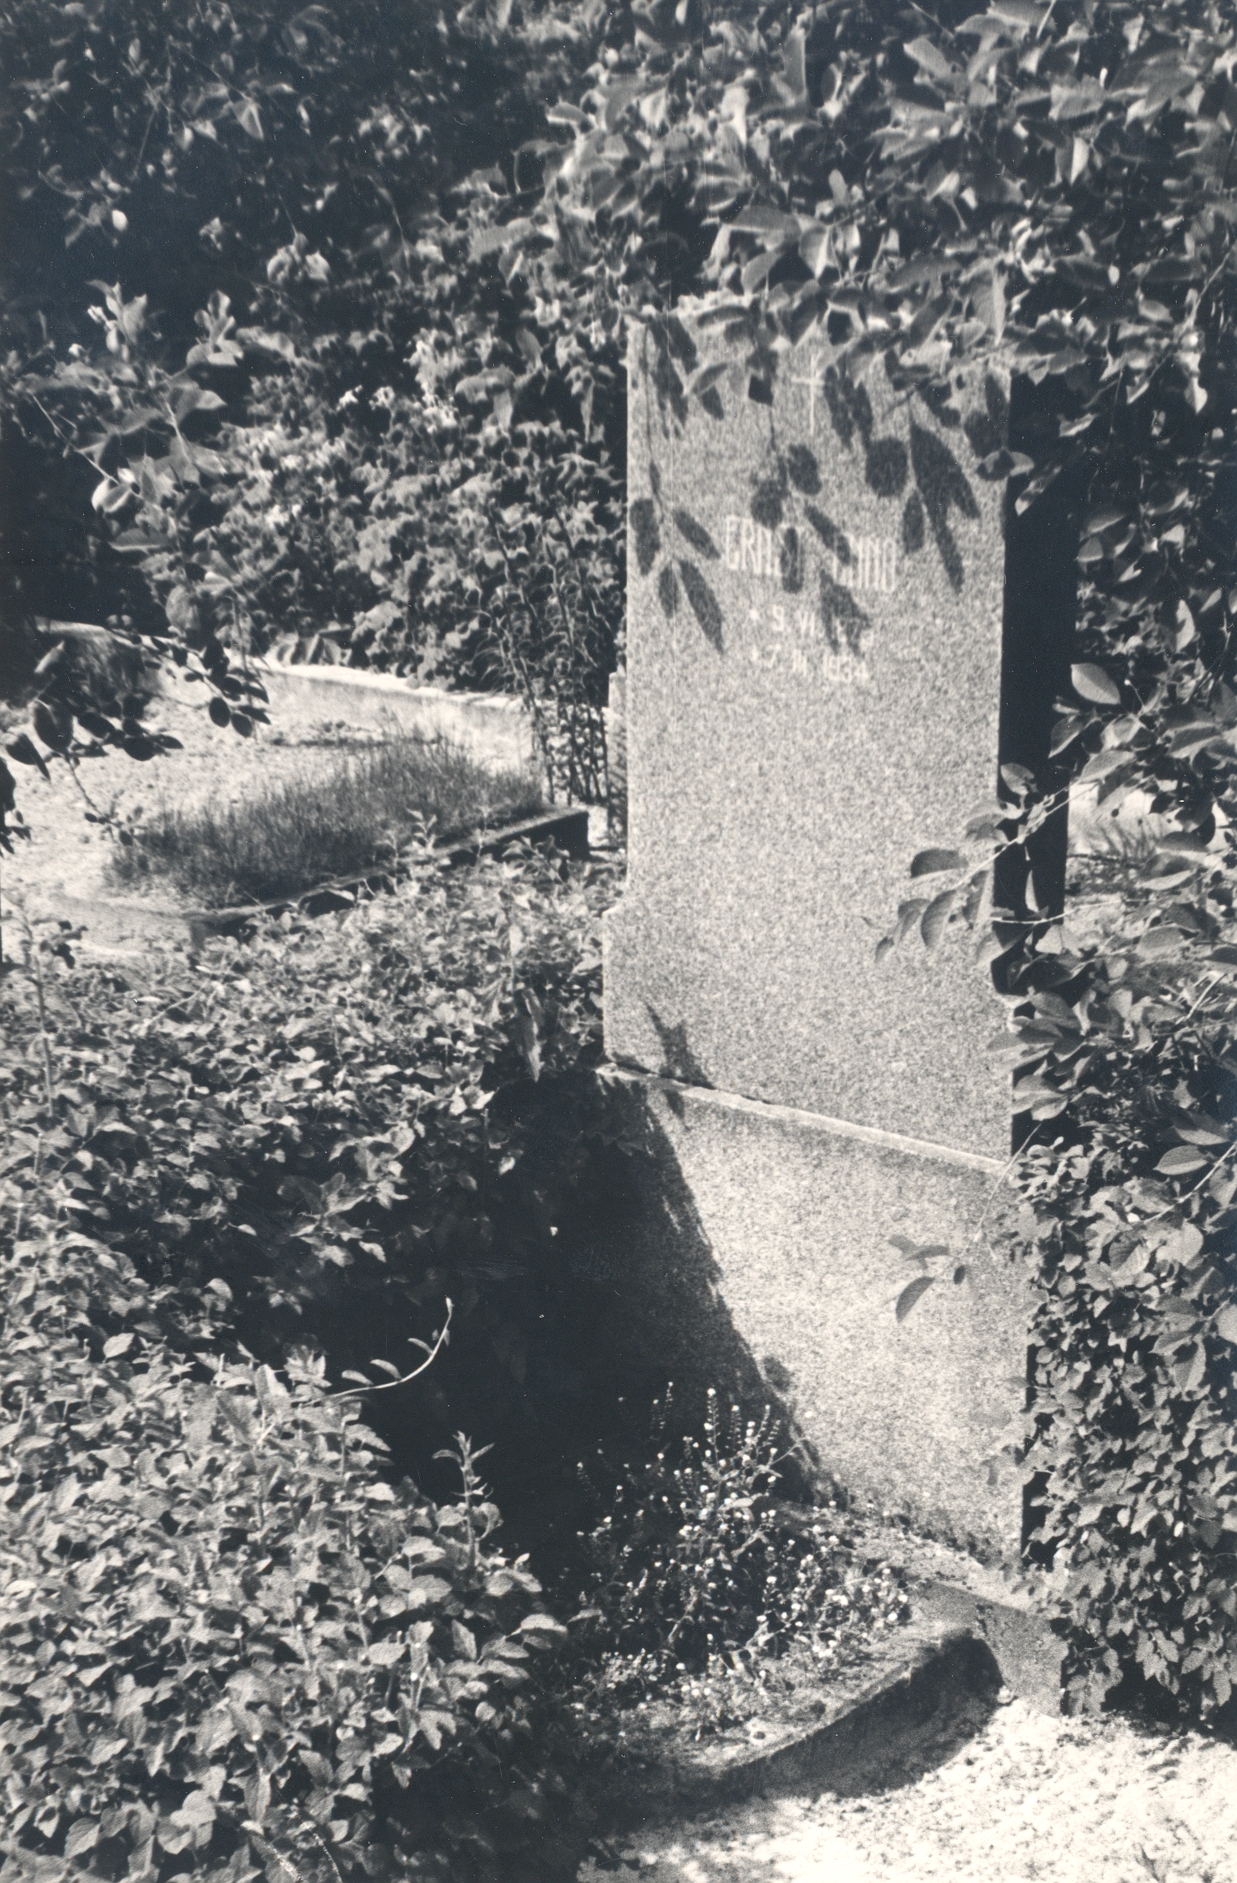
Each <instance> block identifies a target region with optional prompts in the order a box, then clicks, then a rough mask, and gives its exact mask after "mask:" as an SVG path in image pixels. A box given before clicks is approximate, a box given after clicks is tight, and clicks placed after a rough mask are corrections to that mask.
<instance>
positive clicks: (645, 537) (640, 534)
mask: <svg viewBox="0 0 1237 1883" xmlns="http://www.w3.org/2000/svg"><path fill="white" fill-rule="evenodd" d="M628 514H629V516H630V518H631V528H632V534H633V535H634V537H635V539H636V564H637V567H638V568H639V570H640V573H641V575H647V574H648V572H649V570H650V569H651V568H652V567H653V564H654V563H655V562H656V560H657V557H658V555H659V553H660V551H661V531H660V530H659V529H658V527H657V511H656V509H655V508H654V506H653V500H652V498H651V497H640V498H638V499H637V500H636V502H635V503H633V504H632V505H631V507H630V509H629V512H628Z"/></svg>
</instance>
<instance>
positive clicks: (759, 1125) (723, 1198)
mask: <svg viewBox="0 0 1237 1883" xmlns="http://www.w3.org/2000/svg"><path fill="white" fill-rule="evenodd" d="M604 1076H605V1077H606V1078H607V1080H608V1081H609V1083H610V1085H611V1088H612V1090H613V1093H614V1098H615V1102H616V1105H617V1107H618V1112H619V1115H620V1118H621V1119H622V1121H623V1130H624V1134H625V1135H626V1136H628V1138H629V1139H630V1140H631V1141H633V1142H639V1143H640V1144H641V1145H642V1146H643V1149H644V1151H645V1152H646V1158H645V1161H644V1164H643V1165H642V1171H643V1175H642V1177H641V1184H642V1186H643V1187H644V1189H645V1190H646V1192H647V1194H646V1195H644V1196H643V1197H642V1198H641V1199H640V1207H639V1209H638V1211H637V1218H636V1221H635V1222H632V1223H629V1224H628V1225H627V1226H626V1231H625V1246H626V1248H627V1251H628V1257H627V1259H628V1261H629V1264H630V1267H629V1271H628V1273H627V1274H626V1275H624V1276H619V1275H616V1277H615V1280H616V1282H618V1283H619V1285H620V1286H624V1287H626V1288H628V1289H630V1290H632V1291H639V1293H640V1296H641V1298H642V1299H643V1300H644V1301H645V1302H646V1303H647V1302H649V1301H650V1300H651V1299H655V1298H656V1296H657V1291H658V1290H659V1289H662V1290H663V1291H664V1295H665V1299H666V1300H667V1302H672V1301H675V1300H684V1299H686V1296H684V1295H683V1294H682V1292H681V1291H679V1292H678V1293H677V1295H676V1288H675V1282H674V1277H675V1276H676V1274H678V1273H679V1272H681V1271H682V1270H683V1269H684V1268H685V1265H686V1264H687V1262H688V1261H689V1260H691V1261H693V1262H694V1263H695V1265H696V1266H697V1268H699V1266H700V1262H701V1256H700V1252H701V1250H704V1251H706V1252H707V1256H708V1260H709V1263H710V1266H711V1271H712V1276H713V1281H712V1289H713V1293H714V1296H715V1300H714V1303H713V1308H712V1312H711V1314H710V1315H708V1316H706V1315H704V1314H703V1313H702V1314H701V1324H700V1329H699V1333H698V1335H697V1334H696V1332H695V1330H693V1329H692V1328H690V1327H687V1326H682V1325H669V1326H667V1327H666V1329H665V1333H666V1338H667V1343H668V1346H669V1347H670V1348H671V1349H672V1350H677V1360H678V1362H679V1363H680V1366H681V1364H682V1362H683V1360H684V1357H685V1356H686V1357H687V1359H688V1362H689V1364H690V1367H691V1369H692V1370H693V1371H694V1372H695V1374H696V1375H697V1382H696V1383H697V1384H699V1382H700V1381H701V1380H704V1381H706V1383H708V1376H709V1374H710V1372H711V1370H712V1372H713V1378H712V1382H711V1383H714V1384H716V1385H717V1386H718V1387H719V1389H723V1390H724V1389H725V1387H726V1386H727V1384H728V1379H729V1377H730V1374H733V1372H734V1367H733V1351H734V1350H736V1344H737V1350H741V1351H742V1353H743V1354H744V1356H745V1358H746V1359H749V1360H750V1362H751V1363H752V1366H754V1368H755V1369H757V1370H758V1371H759V1375H760V1377H761V1379H762V1380H763V1382H764V1384H765V1386H766V1388H767V1389H768V1390H769V1393H770V1398H771V1399H772V1400H774V1401H776V1402H777V1403H779V1404H780V1406H781V1407H782V1408H783V1409H784V1410H785V1412H786V1414H787V1416H788V1419H789V1422H790V1425H791V1428H792V1430H793V1432H794V1435H795V1437H796V1438H797V1439H799V1440H800V1441H801V1445H802V1448H803V1451H804V1453H805V1454H806V1456H807V1458H808V1459H809V1461H810V1468H811V1472H812V1474H814V1475H815V1476H816V1477H817V1478H818V1479H820V1480H824V1479H832V1480H834V1481H835V1482H836V1483H838V1484H839V1485H841V1486H842V1487H843V1488H844V1489H845V1490H846V1491H847V1492H849V1493H851V1494H853V1495H856V1496H858V1497H861V1498H865V1499H870V1500H872V1501H874V1502H875V1504H876V1505H877V1506H878V1507H879V1508H882V1509H885V1510H888V1511H890V1512H894V1513H898V1514H899V1515H902V1516H905V1517H906V1518H907V1519H908V1520H909V1521H910V1522H911V1523H912V1524H913V1525H914V1526H915V1528H916V1529H918V1530H920V1531H923V1532H926V1533H928V1534H935V1535H939V1536H942V1537H946V1538H948V1539H949V1540H951V1541H953V1542H956V1543H958V1544H961V1545H962V1546H963V1547H965V1548H968V1549H970V1550H972V1551H975V1552H978V1553H979V1554H980V1555H981V1556H983V1557H985V1558H987V1559H989V1560H998V1561H999V1560H1004V1561H1006V1562H1008V1561H1012V1560H1013V1559H1014V1558H1015V1557H1016V1555H1017V1553H1018V1549H1019V1544H1020V1538H1021V1526H1022V1480H1021V1473H1020V1470H1019V1468H1018V1466H1017V1464H1016V1463H1015V1461H1014V1458H1013V1455H1012V1447H1013V1446H1014V1444H1015V1443H1016V1442H1017V1440H1018V1438H1019V1436H1020V1418H1021V1413H1022V1408H1023V1405H1024V1402H1025V1379H1026V1350H1027V1328H1028V1325H1029V1296H1028V1290H1027V1285H1026V1278H1025V1276H1024V1275H1023V1274H1022V1273H1021V1272H1020V1270H1019V1268H1018V1266H1017V1265H1016V1262H1015V1260H1014V1258H1013V1256H1012V1254H1011V1245H1012V1238H1011V1236H1010V1233H1009V1218H1010V1210H1011V1196H1010V1193H1009V1191H1008V1189H1007V1188H1006V1187H1005V1185H1004V1183H1003V1178H1004V1175H1005V1167H1004V1166H1002V1165H1001V1164H999V1163H998V1162H997V1161H996V1160H995V1159H991V1158H987V1157H981V1156H979V1155H978V1154H975V1153H969V1152H960V1151H953V1150H948V1149H944V1148H942V1147H940V1146H938V1145H934V1144H931V1143H927V1142H924V1141H920V1140H917V1139H913V1138H907V1137H903V1136H899V1135H897V1134H894V1133H890V1132H884V1131H880V1130H877V1129H875V1128H873V1127H870V1126H862V1125H853V1124H848V1123H847V1122H846V1121H844V1120H839V1119H833V1118H826V1117H822V1116H820V1115H818V1114H815V1113H811V1112H803V1111H795V1110H792V1109H790V1108H788V1107H784V1106H775V1105H762V1104H759V1103H757V1102H755V1101H753V1100H750V1099H743V1098H737V1097H734V1096H732V1095H730V1094H728V1093H722V1092H716V1091H712V1090H707V1089H703V1088H700V1087H694V1086H687V1085H680V1084H677V1083H676V1082H674V1081H672V1080H666V1079H655V1078H652V1077H650V1076H648V1075H647V1074H642V1073H631V1072H625V1071H618V1070H611V1071H609V1072H607V1073H606V1074H605V1075H604ZM895 1236H901V1237H905V1238H910V1239H912V1240H913V1241H914V1242H916V1243H918V1244H937V1245H942V1246H943V1247H944V1248H947V1250H948V1254H947V1255H942V1256H940V1257H937V1258H934V1259H933V1262H932V1269H933V1271H934V1273H935V1274H936V1275H937V1276H938V1278H939V1279H937V1280H936V1281H935V1282H934V1284H933V1286H932V1287H930V1288H929V1289H928V1290H927V1292H926V1293H925V1294H924V1295H923V1296H922V1297H921V1298H920V1299H919V1300H918V1302H917V1303H916V1304H915V1305H914V1307H913V1308H912V1310H911V1311H910V1313H909V1314H907V1315H906V1316H905V1318H904V1319H903V1320H902V1321H901V1322H899V1321H898V1320H897V1318H896V1315H895V1305H896V1303H897V1300H898V1297H899V1295H900V1294H901V1292H902V1290H903V1289H904V1288H905V1286H906V1284H907V1283H908V1282H910V1281H911V1280H912V1279H913V1278H914V1277H915V1276H916V1275H917V1274H918V1273H920V1268H919V1266H918V1265H917V1264H916V1263H915V1262H913V1261H911V1260H909V1259H908V1257H907V1255H906V1254H905V1253H904V1252H903V1251H902V1250H900V1249H899V1248H898V1247H896V1246H895V1245H894V1243H893V1242H892V1241H891V1238H893V1237H895ZM957 1269H964V1270H965V1274H964V1275H963V1276H962V1277H961V1278H960V1279H959V1280H958V1281H957V1282H955V1281H954V1280H953V1279H952V1277H953V1274H954V1272H955V1271H956V1270H957ZM727 1341H729V1342H730V1343H731V1349H732V1350H731V1352H727V1351H726V1342H727ZM727 1366H729V1369H730V1373H729V1374H728V1373H727V1372H726V1368H727ZM745 1370H746V1371H748V1373H749V1386H748V1389H747V1390H748V1391H749V1392H750V1379H751V1368H746V1369H745ZM680 1377H681V1372H680ZM1007 1448H1008V1449H1007Z"/></svg>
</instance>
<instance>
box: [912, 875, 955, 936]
mask: <svg viewBox="0 0 1237 1883" xmlns="http://www.w3.org/2000/svg"><path fill="white" fill-rule="evenodd" d="M956 895H957V891H956V890H954V889H946V890H945V891H944V892H943V893H942V894H941V895H939V896H936V897H934V898H933V900H932V901H931V902H930V903H929V904H928V906H927V908H926V909H925V910H924V912H923V916H922V918H921V920H920V923H919V933H920V934H921V935H922V937H923V940H924V944H925V946H926V947H928V948H935V947H936V945H937V943H938V942H939V941H940V939H941V936H942V935H943V934H944V933H945V924H946V922H948V920H949V911H950V910H951V909H952V908H953V905H954V898H955V896H956Z"/></svg>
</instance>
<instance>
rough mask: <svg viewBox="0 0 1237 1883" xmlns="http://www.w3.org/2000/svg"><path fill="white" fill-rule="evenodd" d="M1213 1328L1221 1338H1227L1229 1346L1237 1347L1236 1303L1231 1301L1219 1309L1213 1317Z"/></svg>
mask: <svg viewBox="0 0 1237 1883" xmlns="http://www.w3.org/2000/svg"><path fill="white" fill-rule="evenodd" d="M1215 1330H1216V1333H1217V1334H1218V1335H1219V1336H1220V1339H1221V1340H1227V1341H1228V1343H1229V1345H1230V1346H1231V1347H1237V1305H1234V1304H1233V1303H1232V1302H1230V1303H1229V1304H1228V1306H1227V1307H1223V1308H1221V1309H1220V1311H1219V1313H1218V1314H1217V1315H1216V1318H1215Z"/></svg>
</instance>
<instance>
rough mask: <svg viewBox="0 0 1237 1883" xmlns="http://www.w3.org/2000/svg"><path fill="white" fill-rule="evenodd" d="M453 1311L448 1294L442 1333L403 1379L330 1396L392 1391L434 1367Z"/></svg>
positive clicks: (357, 1395)
mask: <svg viewBox="0 0 1237 1883" xmlns="http://www.w3.org/2000/svg"><path fill="white" fill-rule="evenodd" d="M453 1311H454V1306H453V1303H452V1300H451V1297H450V1295H448V1296H447V1318H446V1320H445V1321H444V1322H443V1324H442V1332H441V1334H439V1336H438V1338H437V1340H436V1341H435V1342H434V1345H433V1347H432V1348H431V1349H430V1352H429V1357H428V1358H427V1359H425V1360H422V1362H421V1364H420V1366H416V1367H413V1369H412V1372H411V1373H405V1374H404V1376H403V1378H402V1379H398V1380H384V1381H383V1383H382V1385H381V1386H352V1387H349V1389H348V1391H347V1392H344V1393H331V1394H329V1395H328V1397H329V1398H331V1399H360V1398H361V1397H362V1395H363V1394H365V1393H391V1392H394V1390H395V1388H396V1387H397V1386H407V1384H408V1382H409V1380H415V1379H416V1378H417V1377H418V1375H419V1374H422V1373H424V1372H425V1371H426V1369H427V1368H428V1367H432V1366H433V1364H434V1362H435V1360H436V1359H437V1358H438V1355H439V1352H440V1351H441V1349H442V1347H443V1344H444V1343H445V1341H446V1338H447V1331H448V1329H449V1328H450V1326H451V1315H452V1313H453Z"/></svg>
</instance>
